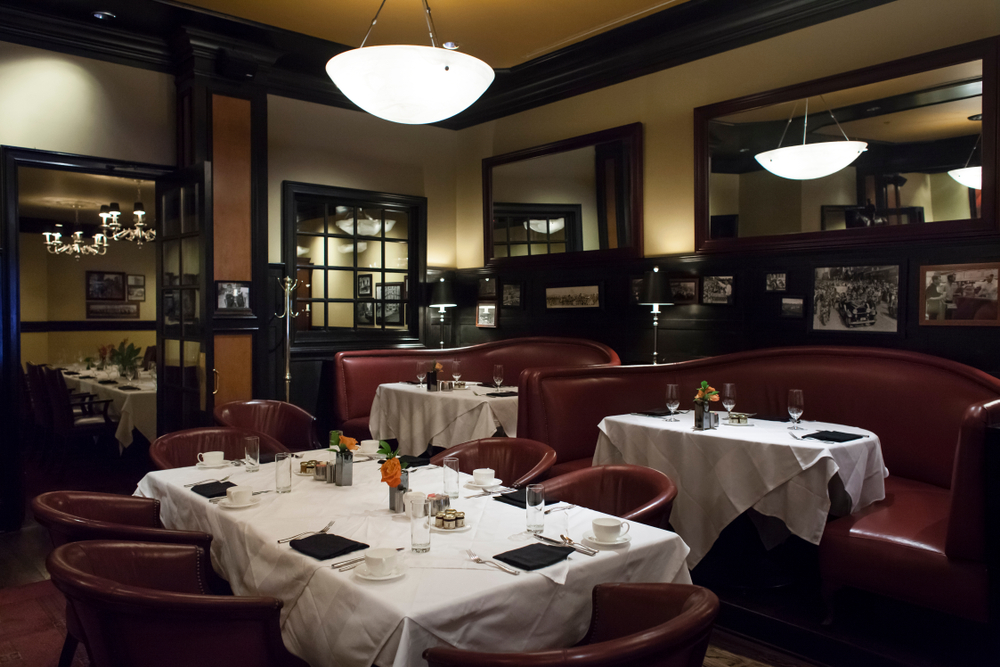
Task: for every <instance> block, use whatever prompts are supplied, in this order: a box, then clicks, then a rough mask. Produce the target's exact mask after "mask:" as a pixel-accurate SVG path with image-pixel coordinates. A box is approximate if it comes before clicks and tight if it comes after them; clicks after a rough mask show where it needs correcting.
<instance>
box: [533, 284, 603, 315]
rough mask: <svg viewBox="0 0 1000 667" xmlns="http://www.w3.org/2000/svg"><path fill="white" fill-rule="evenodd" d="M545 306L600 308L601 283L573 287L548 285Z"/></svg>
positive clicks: (550, 307) (549, 307) (551, 307)
mask: <svg viewBox="0 0 1000 667" xmlns="http://www.w3.org/2000/svg"><path fill="white" fill-rule="evenodd" d="M545 307H546V308H548V309H553V308H600V307H601V286H600V285H574V286H573V287H546V288H545Z"/></svg>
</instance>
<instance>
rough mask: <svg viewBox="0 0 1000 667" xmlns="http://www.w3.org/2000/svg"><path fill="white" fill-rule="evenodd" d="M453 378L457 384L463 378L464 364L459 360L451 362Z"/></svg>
mask: <svg viewBox="0 0 1000 667" xmlns="http://www.w3.org/2000/svg"><path fill="white" fill-rule="evenodd" d="M451 377H452V379H453V380H455V382H458V381H459V380H460V379H461V378H462V362H461V361H459V360H458V359H456V360H455V361H453V362H451Z"/></svg>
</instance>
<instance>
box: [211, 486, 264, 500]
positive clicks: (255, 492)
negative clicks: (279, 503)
mask: <svg viewBox="0 0 1000 667" xmlns="http://www.w3.org/2000/svg"><path fill="white" fill-rule="evenodd" d="M265 493H274V489H269V490H267V491H254V492H253V493H252V494H251V495H254V496H261V495H264V494H265ZM225 499H226V496H219V497H217V498H209V499H208V502H210V503H221V502H222V501H223V500H225Z"/></svg>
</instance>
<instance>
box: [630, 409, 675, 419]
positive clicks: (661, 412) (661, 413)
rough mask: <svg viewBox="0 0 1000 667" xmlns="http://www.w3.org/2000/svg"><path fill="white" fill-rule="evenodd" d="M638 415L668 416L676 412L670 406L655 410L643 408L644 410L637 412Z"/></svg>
mask: <svg viewBox="0 0 1000 667" xmlns="http://www.w3.org/2000/svg"><path fill="white" fill-rule="evenodd" d="M635 414H637V415H646V416H648V417H667V416H670V415H672V414H674V413H673V412H672V411H671V410H670V408H657V409H655V410H643V411H642V412H637V413H635Z"/></svg>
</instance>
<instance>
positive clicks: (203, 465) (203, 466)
mask: <svg viewBox="0 0 1000 667" xmlns="http://www.w3.org/2000/svg"><path fill="white" fill-rule="evenodd" d="M230 465H232V464H231V463H230V462H229V461H223V462H222V463H217V464H216V465H214V466H212V465H208V464H207V463H202V462H201V461H199V462H198V463H195V464H194V467H195V468H197V469H198V470H216V469H217V468H225V467H228V466H230Z"/></svg>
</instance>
